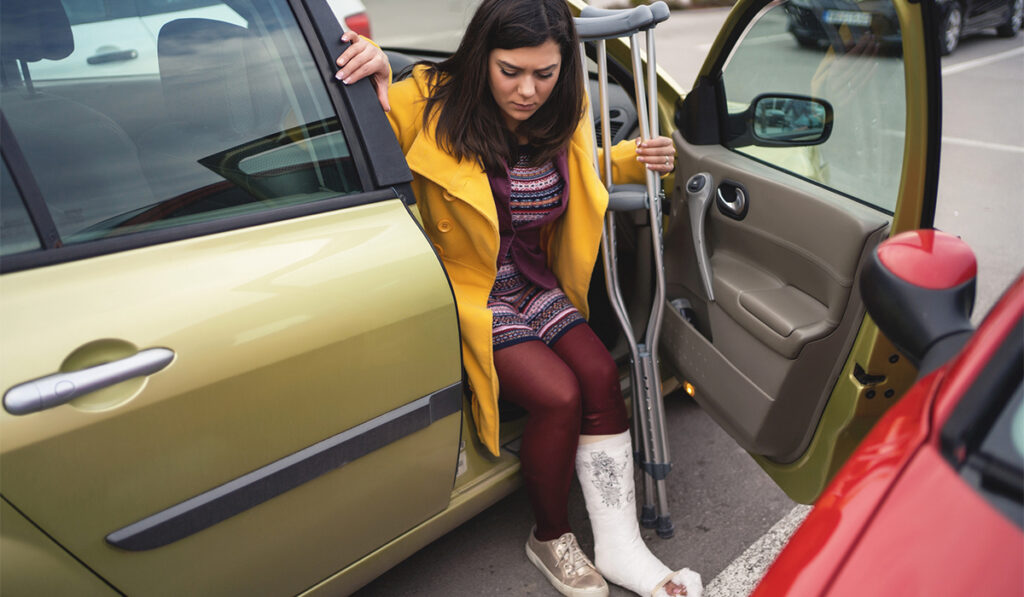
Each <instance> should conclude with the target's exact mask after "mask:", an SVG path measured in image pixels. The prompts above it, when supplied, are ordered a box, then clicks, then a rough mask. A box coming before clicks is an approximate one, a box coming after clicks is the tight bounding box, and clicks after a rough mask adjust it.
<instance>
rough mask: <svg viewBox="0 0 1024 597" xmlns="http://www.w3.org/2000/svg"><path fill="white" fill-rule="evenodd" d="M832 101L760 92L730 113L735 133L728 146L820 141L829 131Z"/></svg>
mask: <svg viewBox="0 0 1024 597" xmlns="http://www.w3.org/2000/svg"><path fill="white" fill-rule="evenodd" d="M832 115H833V112H832V105H831V104H830V103H828V102H826V101H825V100H822V99H817V98H812V97H807V96H801V95H788V94H768V95H759V96H757V97H756V98H755V99H754V101H753V102H751V103H750V107H749V108H747V110H745V111H744V112H741V113H739V114H730V115H729V118H730V120H731V121H732V122H731V123H730V124H731V126H730V127H729V128H730V129H731V130H732V131H734V135H735V136H734V137H733V138H732V139H731V140H730V141H729V142H727V143H726V145H727V146H729V147H743V146H747V145H759V146H762V147H801V146H806V145H819V144H821V143H824V142H825V141H827V140H828V138H829V136H830V135H831V134H832Z"/></svg>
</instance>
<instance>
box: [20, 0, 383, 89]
mask: <svg viewBox="0 0 1024 597" xmlns="http://www.w3.org/2000/svg"><path fill="white" fill-rule="evenodd" d="M61 4H62V5H63V6H64V11H65V13H66V14H67V19H68V23H69V24H70V25H71V32H72V35H73V37H74V50H73V51H72V53H71V55H70V56H68V57H67V58H65V59H62V60H59V61H50V60H46V61H41V62H39V63H37V64H35V65H33V75H34V76H36V77H37V78H39V79H57V78H65V77H76V78H79V77H96V78H100V77H122V76H135V75H147V74H148V75H156V74H158V73H159V72H160V67H159V65H158V63H157V48H156V40H157V39H158V38H159V36H160V29H161V28H162V27H163V26H164V25H165V24H167V23H169V22H170V21H174V20H177V19H185V18H193V19H215V20H219V21H222V22H226V23H232V24H235V25H243V26H244V24H245V20H244V19H243V18H242V17H241V16H239V14H238V13H237V11H235V10H234V9H233V8H231V7H230V6H229V5H226V4H224V3H223V2H220V1H219V0H139V1H137V2H95V1H92V0H61ZM329 5H330V7H331V10H332V12H333V13H334V15H335V16H336V17H337V19H338V21H339V22H340V23H343V26H344V27H345V28H346V29H351V30H353V31H355V32H357V33H359V34H360V35H365V36H366V37H371V30H370V19H369V17H368V16H367V14H366V7H365V6H363V3H362V2H361V1H360V0H330V2H329Z"/></svg>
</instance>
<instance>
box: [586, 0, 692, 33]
mask: <svg viewBox="0 0 1024 597" xmlns="http://www.w3.org/2000/svg"><path fill="white" fill-rule="evenodd" d="M647 7H648V8H650V9H651V15H652V17H653V20H652V21H651V23H650V24H649V25H646V26H645V27H644V29H648V28H650V27H654V26H655V25H657V24H658V23H661V22H663V21H666V20H668V17H669V14H671V12H672V11H671V10H670V9H669V7H668V4H665V3H664V2H662V0H658V1H657V2H652V3H651V4H648V5H647ZM623 10H632V9H622V8H598V7H596V6H584V7H583V10H581V11H580V17H582V18H584V19H590V18H593V17H606V16H609V15H613V14H615V13H618V12H623Z"/></svg>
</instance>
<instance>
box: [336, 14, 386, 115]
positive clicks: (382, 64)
mask: <svg viewBox="0 0 1024 597" xmlns="http://www.w3.org/2000/svg"><path fill="white" fill-rule="evenodd" d="M341 40H342V41H346V42H350V45H349V47H347V48H345V51H344V52H342V53H341V55H340V56H338V59H337V60H336V61H335V63H336V64H337V65H338V71H337V72H336V73H334V77H335V78H336V79H338V80H339V81H341V82H343V83H345V84H346V85H351V84H352V83H355V82H356V81H359V80H360V79H363V78H365V77H372V78H371V81H372V82H373V86H374V87H375V88H376V90H377V98H378V99H379V100H380V105H381V107H383V108H384V111H385V112H389V111H391V105H390V103H389V102H388V84H389V83H390V79H391V64H390V63H389V62H388V58H387V56H386V55H385V54H384V52H383V51H382V50H381V49H380V48H378V47H377V46H375V45H373V44H372V43H370V42H369V41H367V40H366V39H364V38H362V37H360V36H359V34H358V33H355V32H352V31H346V32H345V33H344V35H342V36H341Z"/></svg>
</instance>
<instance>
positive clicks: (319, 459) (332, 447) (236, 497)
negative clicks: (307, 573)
mask: <svg viewBox="0 0 1024 597" xmlns="http://www.w3.org/2000/svg"><path fill="white" fill-rule="evenodd" d="M461 408H462V382H461V381H460V382H459V383H455V384H452V385H450V386H448V387H446V388H442V389H440V390H438V391H436V392H433V393H432V394H429V395H427V396H424V397H423V398H419V399H418V400H415V401H413V402H410V403H408V404H405V405H403V406H401V407H399V408H396V409H394V410H392V411H388V412H386V413H384V414H382V415H380V416H378V417H376V418H373V419H371V420H369V421H366V422H365V423H361V424H359V425H356V426H355V427H352V428H351V429H348V430H346V431H343V432H341V433H339V434H337V435H334V436H332V437H329V438H327V439H325V440H323V441H321V442H318V443H316V444H313V445H312V446H309V447H307V448H304V449H302V450H299V451H298V452H295V453H293V454H290V455H288V456H286V457H284V458H282V459H280V460H277V461H275V462H272V463H270V464H268V465H266V466H263V467H261V468H258V469H256V470H254V471H252V472H250V473H247V474H245V475H242V476H241V477H238V478H237V479H234V480H232V481H229V482H227V483H225V484H223V485H221V486H219V487H215V488H214V489H211V490H209V491H206V492H204V493H201V494H199V495H197V496H195V497H192V498H189V499H188V500H185V501H184V502H181V503H178V504H176V505H174V506H171V507H170V508H167V509H165V510H162V511H160V512H157V513H156V514H153V515H151V516H147V517H146V518H144V519H142V520H140V521H138V522H134V523H132V524H130V525H128V526H126V527H123V528H121V529H118V530H116V531H114V532H112V533H110V534H109V535H107V537H106V539H107V543H109V544H111V545H114V546H116V547H120V548H121V549H126V550H129V551H145V550H149V549H156V548H158V547H163V546H165V545H168V544H170V543H173V542H175V541H178V540H179V539H183V538H185V537H188V536H189V535H193V534H195V533H198V532H199V531H201V530H203V529H206V528H209V527H211V526H213V525H215V524H217V523H219V522H222V521H224V520H227V519H228V518H230V517H232V516H234V515H236V514H240V513H242V512H244V511H246V510H248V509H250V508H253V507H255V506H258V505H259V504H262V503H263V502H266V501H267V500H270V499H272V498H274V497H277V496H278V495H281V494H282V493H284V492H286V491H288V490H290V489H294V488H296V487H298V486H299V485H302V484H304V483H306V482H308V481H312V480H313V479H315V478H317V477H319V476H321V475H323V474H325V473H329V472H331V471H333V470H336V469H339V468H341V467H343V466H345V465H346V464H348V463H349V462H352V461H354V460H356V459H357V458H360V457H361V456H365V455H366V454H369V453H370V452H373V451H374V450H377V449H378V448H382V447H384V446H386V445H388V444H391V443H393V442H396V441H398V440H400V439H402V438H404V437H406V436H408V435H410V434H412V433H414V432H416V431H419V430H421V429H425V428H426V427H428V426H430V425H431V424H432V423H434V422H436V421H439V420H441V419H443V418H445V417H447V416H449V415H452V414H455V413H457V412H459V411H460V410H461ZM452 464H453V466H454V464H455V457H454V455H453V457H452Z"/></svg>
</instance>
